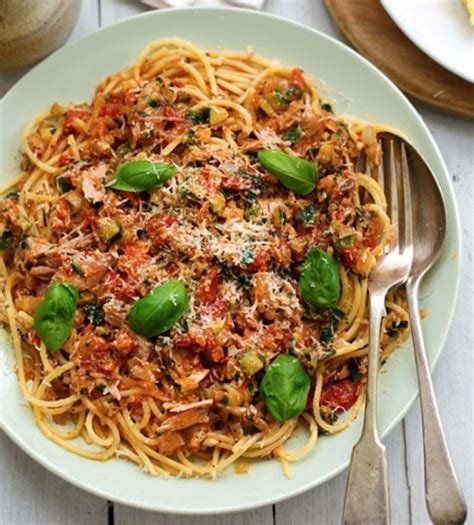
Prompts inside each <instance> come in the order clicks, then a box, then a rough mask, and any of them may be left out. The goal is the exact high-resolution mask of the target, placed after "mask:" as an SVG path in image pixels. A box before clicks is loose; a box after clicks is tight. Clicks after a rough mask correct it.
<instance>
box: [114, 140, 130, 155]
mask: <svg viewBox="0 0 474 525" xmlns="http://www.w3.org/2000/svg"><path fill="white" fill-rule="evenodd" d="M130 150H131V147H130V144H129V143H128V142H124V143H123V144H120V146H119V147H118V148H117V153H118V154H119V155H125V154H126V153H128V152H129V151H130Z"/></svg>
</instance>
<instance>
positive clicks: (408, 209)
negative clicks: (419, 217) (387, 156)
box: [401, 142, 413, 249]
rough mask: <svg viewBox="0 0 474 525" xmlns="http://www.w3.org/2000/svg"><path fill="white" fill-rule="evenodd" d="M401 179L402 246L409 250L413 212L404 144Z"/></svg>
mask: <svg viewBox="0 0 474 525" xmlns="http://www.w3.org/2000/svg"><path fill="white" fill-rule="evenodd" d="M401 157H402V159H401V160H402V162H401V164H402V178H403V210H404V211H403V215H404V229H403V246H404V248H405V249H406V248H409V247H410V246H412V245H413V210H412V201H411V186H410V171H409V167H408V158H407V152H406V148H405V144H404V143H403V142H402V144H401Z"/></svg>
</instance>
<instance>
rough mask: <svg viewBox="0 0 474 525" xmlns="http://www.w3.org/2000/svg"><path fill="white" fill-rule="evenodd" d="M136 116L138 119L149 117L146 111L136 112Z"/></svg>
mask: <svg viewBox="0 0 474 525" xmlns="http://www.w3.org/2000/svg"><path fill="white" fill-rule="evenodd" d="M137 115H138V116H139V117H142V118H147V117H149V116H150V114H149V113H147V112H146V111H137Z"/></svg>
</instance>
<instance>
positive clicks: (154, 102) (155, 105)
mask: <svg viewBox="0 0 474 525" xmlns="http://www.w3.org/2000/svg"><path fill="white" fill-rule="evenodd" d="M149 105H150V107H152V108H155V109H157V108H159V107H161V101H160V100H158V99H156V98H154V99H152V100H150V103H149Z"/></svg>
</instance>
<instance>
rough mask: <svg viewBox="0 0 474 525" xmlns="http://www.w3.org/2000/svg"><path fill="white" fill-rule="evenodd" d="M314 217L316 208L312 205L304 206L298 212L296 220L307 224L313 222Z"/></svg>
mask: <svg viewBox="0 0 474 525" xmlns="http://www.w3.org/2000/svg"><path fill="white" fill-rule="evenodd" d="M315 215H316V208H315V207H314V206H313V205H310V206H306V207H305V208H302V209H301V210H298V212H297V214H296V219H297V220H298V221H300V222H303V223H304V224H309V223H311V222H313V221H314V217H315Z"/></svg>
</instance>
